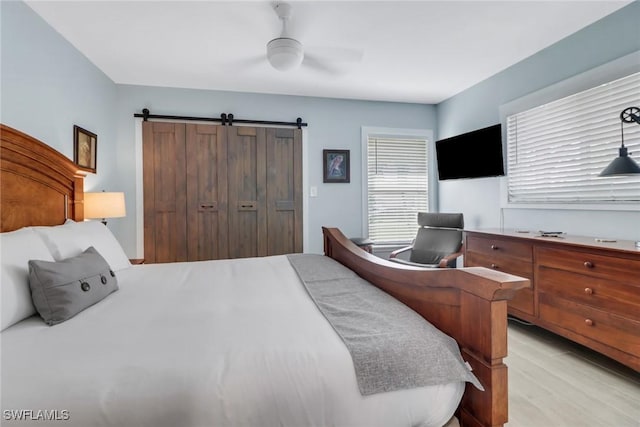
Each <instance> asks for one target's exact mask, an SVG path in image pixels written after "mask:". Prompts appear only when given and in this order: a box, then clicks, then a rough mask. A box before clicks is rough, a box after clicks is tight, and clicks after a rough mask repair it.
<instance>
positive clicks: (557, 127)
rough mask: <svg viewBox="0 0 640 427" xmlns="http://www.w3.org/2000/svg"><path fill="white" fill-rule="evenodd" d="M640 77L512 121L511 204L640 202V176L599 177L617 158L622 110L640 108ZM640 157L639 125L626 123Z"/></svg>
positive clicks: (516, 116) (628, 141)
mask: <svg viewBox="0 0 640 427" xmlns="http://www.w3.org/2000/svg"><path fill="white" fill-rule="evenodd" d="M639 95H640V73H635V74H631V75H629V76H627V77H623V78H621V79H618V80H614V81H612V82H609V83H606V84H603V85H600V86H597V87H594V88H591V89H588V90H585V91H582V92H579V93H576V94H574V95H571V96H568V97H566V98H562V99H559V100H556V101H553V102H550V103H548V104H545V105H542V106H539V107H536V108H533V109H530V110H527V111H523V112H520V113H517V114H513V115H511V116H508V117H507V156H508V173H507V180H508V182H507V191H508V201H509V202H510V203H594V202H595V203H603V202H604V203H606V202H638V201H640V178H639V177H638V176H634V175H631V176H617V177H607V178H600V177H598V174H599V173H600V172H601V171H602V170H603V169H604V168H605V167H606V166H607V165H608V164H609V163H610V162H611V161H612V160H613V159H614V158H615V157H616V156H617V155H618V149H619V147H620V145H621V133H620V125H621V122H620V112H621V111H622V110H624V109H625V108H628V107H631V106H637V105H638V104H640V96H639ZM623 126H624V140H625V146H627V147H628V149H629V152H630V153H634V154H635V156H632V157H635V159H636V160H637V159H639V158H640V126H638V125H635V124H627V123H625V124H623Z"/></svg>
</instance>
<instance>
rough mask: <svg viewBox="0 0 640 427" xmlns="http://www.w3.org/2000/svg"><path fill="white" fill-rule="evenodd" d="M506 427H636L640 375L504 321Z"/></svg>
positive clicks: (540, 332)
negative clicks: (506, 338) (506, 327)
mask: <svg viewBox="0 0 640 427" xmlns="http://www.w3.org/2000/svg"><path fill="white" fill-rule="evenodd" d="M505 362H506V364H507V366H508V367H509V423H508V424H507V426H508V427H640V373H638V372H635V371H634V370H632V369H629V368H626V367H624V366H622V365H620V364H618V363H616V362H614V361H612V360H611V359H609V358H607V357H604V356H602V355H600V354H598V353H596V352H593V351H591V350H589V349H587V348H585V347H583V346H581V345H579V344H575V343H573V342H571V341H568V340H565V339H564V338H562V337H559V336H558V335H555V334H552V333H550V332H547V331H545V330H543V329H540V328H538V327H535V326H527V325H522V324H519V323H518V322H516V321H513V320H510V321H509V356H508V357H507V358H506V359H505Z"/></svg>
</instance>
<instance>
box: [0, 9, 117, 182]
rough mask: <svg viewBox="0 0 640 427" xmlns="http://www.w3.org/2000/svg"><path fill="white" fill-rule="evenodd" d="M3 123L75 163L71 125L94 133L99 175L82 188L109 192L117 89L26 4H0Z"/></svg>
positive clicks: (114, 159) (113, 169) (114, 165)
mask: <svg viewBox="0 0 640 427" xmlns="http://www.w3.org/2000/svg"><path fill="white" fill-rule="evenodd" d="M0 13H1V18H0V19H1V23H2V26H1V49H0V51H1V59H2V63H1V80H0V88H1V93H2V100H1V104H0V106H1V110H0V115H1V120H2V123H4V124H6V125H8V126H11V127H13V128H16V129H18V130H21V131H23V132H25V133H27V134H29V135H31V136H34V137H36V138H38V139H40V140H42V141H45V142H46V143H48V144H49V145H50V146H52V147H53V148H55V149H56V150H58V151H60V152H61V153H62V154H64V155H66V156H67V157H69V158H70V159H73V125H74V124H76V125H78V126H80V127H83V128H85V129H87V130H90V131H92V132H94V133H96V134H97V135H98V154H97V161H98V168H97V172H98V173H97V174H96V175H94V174H89V175H88V177H87V179H86V180H85V189H88V190H92V189H106V190H112V189H114V188H112V187H111V182H112V181H113V179H114V177H115V176H116V173H117V167H118V160H117V157H116V155H117V153H116V151H115V135H116V133H115V129H114V127H113V123H114V118H115V102H116V85H115V84H114V83H113V82H112V81H111V80H110V79H109V78H108V77H107V76H106V75H105V74H104V73H103V72H102V71H100V70H99V69H98V68H96V67H95V66H94V65H93V64H92V63H91V62H89V61H88V60H87V58H86V57H84V56H83V55H82V54H81V53H80V52H78V50H76V49H75V48H74V47H73V46H71V45H70V44H69V43H68V42H67V41H66V40H65V39H63V38H62V37H61V36H60V35H59V34H58V33H57V32H55V31H54V30H53V29H52V28H51V27H50V26H49V24H47V23H46V22H44V21H43V20H42V19H41V18H40V17H39V16H38V15H37V14H36V13H34V12H33V11H32V10H31V9H30V8H29V7H28V6H27V5H26V4H24V3H22V2H17V1H2V2H0Z"/></svg>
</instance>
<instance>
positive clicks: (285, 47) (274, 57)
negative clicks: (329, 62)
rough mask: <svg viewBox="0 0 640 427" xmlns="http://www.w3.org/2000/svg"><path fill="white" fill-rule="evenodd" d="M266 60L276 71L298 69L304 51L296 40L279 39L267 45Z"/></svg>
mask: <svg viewBox="0 0 640 427" xmlns="http://www.w3.org/2000/svg"><path fill="white" fill-rule="evenodd" d="M267 59H268V60H269V63H270V64H271V66H272V67H273V68H275V69H276V70H278V71H289V70H293V69H295V68H298V67H299V66H300V64H302V60H303V59H304V49H303V48H302V43H300V42H299V41H298V40H295V39H291V38H288V37H279V38H277V39H273V40H271V41H270V42H269V43H268V44H267Z"/></svg>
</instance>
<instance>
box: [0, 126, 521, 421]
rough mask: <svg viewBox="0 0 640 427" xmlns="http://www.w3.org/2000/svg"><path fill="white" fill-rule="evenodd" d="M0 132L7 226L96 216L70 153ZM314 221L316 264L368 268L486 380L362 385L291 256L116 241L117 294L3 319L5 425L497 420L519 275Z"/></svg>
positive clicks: (1, 208)
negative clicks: (200, 258)
mask: <svg viewBox="0 0 640 427" xmlns="http://www.w3.org/2000/svg"><path fill="white" fill-rule="evenodd" d="M1 132H2V145H1V150H2V151H1V156H2V159H1V162H2V163H1V169H2V172H1V173H2V175H1V176H0V183H1V191H2V193H1V205H0V215H1V221H2V222H1V226H2V230H1V231H2V232H12V231H13V232H14V233H15V232H16V231H14V230H17V231H19V232H21V230H28V229H29V228H27V229H25V228H24V227H34V226H35V227H36V228H37V227H43V228H46V229H47V230H58V229H65V228H64V227H85V228H87V227H92V226H93V225H89V226H85V225H82V224H88V223H82V222H81V221H82V220H83V209H82V200H83V183H82V175H80V174H79V173H78V170H77V168H76V167H75V165H74V164H73V163H72V162H70V161H69V160H68V159H67V158H66V157H65V156H63V155H61V154H60V153H58V152H56V151H55V150H53V149H51V148H50V147H48V146H47V145H46V144H44V143H42V142H40V141H38V140H36V139H34V138H32V137H30V136H28V135H26V134H23V133H21V132H19V131H17V130H15V129H12V128H10V127H7V126H4V125H3V126H2V128H1ZM70 220H71V221H70ZM65 221H66V222H67V223H68V224H67V225H61V224H63V223H65ZM97 224H99V223H97ZM100 226H101V227H102V225H101V224H100ZM57 227H60V228H57ZM87 229H88V228H87ZM34 230H35V229H34ZM65 230H66V229H65ZM105 230H106V229H105ZM94 231H95V232H96V233H95V236H98V235H101V234H103V232H102V231H100V230H98V229H94ZM323 233H324V252H325V256H318V257H319V258H318V262H324V263H326V262H330V263H332V264H331V265H334V264H335V268H336V269H344V270H345V271H347V272H345V271H343V270H339V271H340V274H341V275H344V274H346V275H350V274H352V275H353V276H357V279H358V280H361V279H360V278H363V279H366V280H367V281H368V282H370V283H372V284H374V285H375V286H376V287H377V288H375V289H376V290H377V289H381V290H383V291H385V295H387V294H388V295H391V296H393V297H394V298H395V300H397V301H401V302H402V303H404V304H405V305H406V306H408V307H410V308H412V309H413V310H414V312H415V313H418V314H419V315H420V316H422V317H423V318H424V319H427V320H428V321H429V322H430V323H431V324H432V325H434V326H435V327H436V328H438V329H439V330H440V331H442V332H444V333H446V334H447V335H449V336H450V337H453V338H454V339H455V340H456V342H457V345H458V346H459V349H460V353H459V354H460V355H461V356H462V358H463V359H464V361H465V362H466V363H467V364H468V365H469V366H470V367H471V368H472V372H473V375H474V376H475V378H477V379H478V380H479V382H480V384H481V387H482V388H483V389H484V390H480V388H478V387H476V386H475V385H473V384H472V382H471V381H453V382H450V383H446V384H434V385H427V386H420V387H412V388H404V389H393V390H390V391H381V392H372V393H364V394H363V388H362V383H361V382H360V381H361V380H360V377H357V375H356V372H355V371H357V369H355V370H354V363H355V362H352V358H353V356H352V355H350V353H349V349H347V347H346V346H345V344H346V341H345V339H344V336H342V335H341V333H340V331H339V330H338V329H336V327H335V326H333V327H332V325H330V324H328V322H327V315H326V314H325V313H323V312H321V311H320V310H319V305H316V304H314V300H315V298H316V297H312V298H309V292H310V291H309V287H308V285H306V284H305V283H304V278H303V276H302V275H301V274H300V272H299V271H298V270H296V268H294V267H292V265H293V264H291V260H290V259H289V258H288V257H287V256H276V257H265V258H253V259H242V260H224V261H204V262H194V263H175V264H168V265H165V264H162V265H161V264H156V265H136V266H130V265H128V261H126V260H122V259H117V258H114V257H116V256H117V255H118V254H117V253H116V252H117V250H114V251H112V252H113V253H110V254H108V255H109V256H108V257H106V256H105V258H108V259H109V260H110V265H114V263H118V264H119V268H117V269H115V270H117V271H115V273H114V277H117V283H118V286H119V289H118V291H117V292H113V293H111V294H110V295H108V296H107V297H105V298H104V299H102V300H101V301H100V302H99V303H97V304H95V305H91V306H90V307H89V308H87V309H86V310H83V311H81V312H79V313H78V314H77V315H76V316H74V317H72V318H70V319H69V320H66V321H64V322H61V323H59V324H56V325H55V326H47V325H46V324H45V323H44V322H43V321H42V319H41V318H40V317H39V316H28V317H26V318H24V319H23V320H20V321H17V322H15V324H12V325H11V326H9V327H7V328H6V329H4V330H3V331H2V333H1V335H0V346H1V347H0V348H1V350H0V351H1V356H2V361H1V369H2V370H1V371H0V374H1V375H2V388H1V390H2V394H1V396H0V398H1V400H2V410H3V420H4V423H7V425H13V423H15V424H16V425H30V423H31V424H33V425H43V424H42V417H53V418H49V419H52V420H56V422H57V423H59V424H60V425H80V426H87V425H96V426H98V425H99V426H102V425H104V426H116V425H136V426H145V425H150V426H151V425H153V426H163V425H168V426H170V425H174V426H175V425H180V426H207V425H216V426H217V425H234V426H235V425H260V426H262V425H285V426H306V425H337V426H340V425H349V426H357V425H367V426H374V425H379V426H394V425H398V426H408V425H416V426H431V425H433V426H438V425H443V424H445V423H446V422H447V421H448V420H449V418H450V417H451V415H452V414H453V413H454V411H455V414H456V416H457V418H458V420H459V421H460V424H461V425H463V426H498V425H502V424H504V423H505V422H506V421H507V367H506V366H505V365H504V363H503V358H504V357H505V356H506V354H507V333H506V328H507V306H506V303H507V300H509V299H510V298H512V297H513V295H514V294H515V292H516V291H517V290H518V289H521V288H523V287H527V286H529V282H528V280H526V279H522V278H519V277H516V276H511V275H507V274H501V273H498V272H495V271H492V270H488V269H483V268H465V269H450V270H447V269H440V270H423V269H419V268H415V267H411V266H402V265H396V264H393V263H390V262H387V261H385V260H382V259H379V258H377V257H375V256H373V255H371V254H369V253H367V252H365V251H363V250H361V249H359V248H358V247H357V246H355V245H354V244H352V243H351V242H350V241H349V239H347V238H346V237H345V236H344V235H343V234H342V233H341V232H340V231H339V230H338V229H335V228H323ZM96 239H98V237H96ZM105 239H106V237H105ZM99 246H100V244H99V243H98V242H97V243H96V249H98V247H99ZM49 249H51V248H49ZM105 251H106V252H108V250H107V249H105ZM52 252H53V250H52ZM3 253H4V252H3ZM58 255H59V256H61V257H62V255H63V254H62V253H59V254H58ZM120 257H121V255H120ZM63 258H64V257H63ZM113 259H116V261H113V262H111V260H113ZM307 259H309V258H305V260H307ZM323 265H324V264H323ZM327 265H328V264H327ZM345 267H346V268H345ZM322 270H323V271H324V270H325V268H324V267H323V268H322ZM314 274H315V273H314ZM3 277H4V276H3ZM349 277H351V276H349ZM323 280H324V279H323ZM349 280H352V279H351V278H349ZM353 280H355V279H353ZM331 283H337V282H334V281H332V282H331ZM305 286H306V287H305ZM371 288H373V287H371ZM3 292H4V288H3ZM378 292H379V291H378ZM3 295H4V293H3ZM395 300H394V301H395ZM3 309H4V306H3ZM420 320H422V319H420ZM456 350H457V349H456ZM350 356H351V357H350ZM353 360H356V359H353ZM356 365H357V363H356ZM383 388H384V385H383ZM12 411H13V412H12ZM15 411H18V412H15ZM21 411H22V412H21ZM25 411H27V412H26V413H25ZM29 411H30V412H29ZM43 411H47V412H43ZM18 416H21V417H23V419H22V420H18V419H17V418H18ZM38 417H40V419H38ZM4 423H3V425H4Z"/></svg>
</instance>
